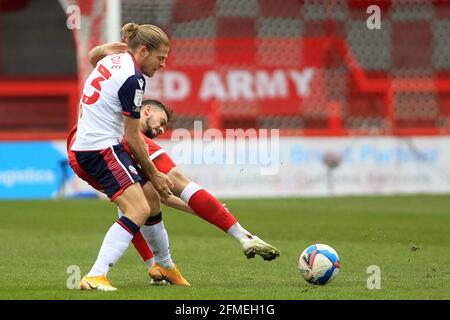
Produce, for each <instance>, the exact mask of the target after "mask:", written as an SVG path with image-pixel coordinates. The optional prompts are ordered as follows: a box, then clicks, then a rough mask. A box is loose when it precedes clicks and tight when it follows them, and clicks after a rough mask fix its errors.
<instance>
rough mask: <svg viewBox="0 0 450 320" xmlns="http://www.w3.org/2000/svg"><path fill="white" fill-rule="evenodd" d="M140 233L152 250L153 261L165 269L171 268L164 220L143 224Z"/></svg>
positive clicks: (171, 263)
mask: <svg viewBox="0 0 450 320" xmlns="http://www.w3.org/2000/svg"><path fill="white" fill-rule="evenodd" d="M141 233H142V235H143V236H144V239H145V240H146V241H147V243H148V244H149V245H150V249H152V251H153V255H154V257H155V262H156V263H157V264H159V265H161V266H163V267H164V268H166V269H172V268H173V261H172V258H171V257H170V248H169V236H168V234H167V231H166V228H164V222H163V221H161V222H158V223H157V224H154V225H151V226H147V225H143V226H142V227H141Z"/></svg>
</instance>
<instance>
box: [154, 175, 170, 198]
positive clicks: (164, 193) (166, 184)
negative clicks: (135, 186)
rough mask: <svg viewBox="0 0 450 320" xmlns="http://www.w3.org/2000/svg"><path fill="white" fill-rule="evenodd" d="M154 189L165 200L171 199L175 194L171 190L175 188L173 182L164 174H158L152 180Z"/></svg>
mask: <svg viewBox="0 0 450 320" xmlns="http://www.w3.org/2000/svg"><path fill="white" fill-rule="evenodd" d="M151 182H152V185H153V187H154V188H155V189H156V191H158V193H159V195H160V196H161V198H163V199H167V198H169V197H170V196H171V195H172V194H173V193H172V191H171V190H170V189H171V188H173V182H172V180H170V178H169V177H168V176H167V175H165V174H164V173H162V172H159V171H158V172H157V173H156V174H155V175H154V176H153V177H152V179H151Z"/></svg>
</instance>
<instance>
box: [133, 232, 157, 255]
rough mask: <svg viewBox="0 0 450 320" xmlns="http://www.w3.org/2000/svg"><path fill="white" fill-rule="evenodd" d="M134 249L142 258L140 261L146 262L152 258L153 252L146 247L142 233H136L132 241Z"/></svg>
mask: <svg viewBox="0 0 450 320" xmlns="http://www.w3.org/2000/svg"><path fill="white" fill-rule="evenodd" d="M131 242H133V245H134V247H135V248H136V250H137V251H138V252H139V254H140V255H141V257H142V260H144V262H145V261H147V260H149V259H151V258H153V252H152V250H150V247H149V246H148V243H147V241H145V239H144V237H143V236H142V233H141V232H140V231H138V232H137V233H136V234H135V235H134V238H133V240H131Z"/></svg>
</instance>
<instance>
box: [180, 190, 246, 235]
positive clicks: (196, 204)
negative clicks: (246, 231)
mask: <svg viewBox="0 0 450 320" xmlns="http://www.w3.org/2000/svg"><path fill="white" fill-rule="evenodd" d="M191 183H192V182H191ZM189 186H190V184H189V185H188V186H187V187H186V188H185V190H186V189H188V187H189ZM197 187H198V186H197ZM197 190H198V191H197ZM197 190H195V189H194V190H193V191H194V193H191V195H190V197H187V198H188V199H187V200H188V204H189V206H190V207H191V208H192V210H194V211H195V213H197V214H198V215H199V216H200V217H201V218H202V219H204V220H206V221H208V222H209V223H212V224H214V225H216V226H217V227H219V228H220V229H222V230H223V231H225V232H227V231H228V229H230V227H231V226H232V225H233V224H235V223H236V222H237V220H236V218H235V217H233V215H232V214H231V213H230V212H228V211H227V210H226V209H225V208H224V206H223V205H222V203H220V202H219V201H218V200H217V199H216V198H215V197H214V196H213V195H211V194H210V193H209V192H208V191H206V190H205V189H197ZM188 191H189V190H188ZM183 193H184V190H183ZM187 195H189V194H187ZM183 200H185V201H186V199H183Z"/></svg>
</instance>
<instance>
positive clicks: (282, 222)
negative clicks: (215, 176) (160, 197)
mask: <svg viewBox="0 0 450 320" xmlns="http://www.w3.org/2000/svg"><path fill="white" fill-rule="evenodd" d="M226 203H227V207H228V208H229V209H230V210H232V212H234V215H235V216H236V217H237V218H238V219H239V221H240V223H241V224H242V225H243V226H244V227H246V228H247V229H248V230H249V231H251V232H253V233H255V234H256V235H258V236H260V237H261V238H263V239H264V240H266V241H268V242H270V243H272V244H274V245H275V246H277V247H278V248H279V249H280V250H281V257H280V258H279V259H276V260H274V261H271V262H267V261H263V260H262V259H261V258H260V257H256V258H255V259H249V260H248V259H246V258H245V256H244V255H243V253H242V251H241V248H240V246H239V244H238V242H237V241H236V240H234V239H232V238H231V237H229V236H228V235H226V234H225V233H223V232H222V231H221V230H219V229H217V228H215V227H214V226H212V225H209V224H207V223H205V222H204V221H202V220H200V219H198V218H196V217H193V216H191V215H188V214H183V213H179V212H176V211H175V210H172V209H169V208H164V209H163V212H164V221H165V225H166V228H167V230H168V232H169V236H170V241H171V252H172V257H173V258H174V260H175V262H176V263H177V264H178V265H179V266H180V268H181V270H182V273H183V275H184V276H185V277H186V278H187V279H188V280H189V281H190V282H191V284H192V287H189V288H184V287H176V286H170V287H154V286H149V284H148V282H149V281H148V280H149V279H148V276H147V273H146V267H145V265H144V263H143V262H142V261H141V259H140V257H139V256H138V254H137V253H136V251H135V250H134V248H133V246H132V245H130V247H129V249H128V250H127V252H126V253H125V255H124V256H123V257H122V259H121V260H120V261H119V262H118V264H117V265H116V266H115V267H114V268H112V270H111V271H110V273H109V277H110V279H111V280H112V281H113V284H114V285H115V286H117V287H118V288H119V290H118V291H116V292H111V293H104V292H84V291H80V290H69V289H68V288H67V282H68V281H69V283H70V281H71V280H73V278H74V277H76V276H75V274H74V273H67V271H68V267H69V266H71V265H75V266H79V268H80V269H81V276H83V275H84V274H85V273H86V272H87V271H88V270H89V268H90V267H91V265H92V263H93V262H94V260H95V258H96V255H97V253H98V250H99V248H100V245H101V242H102V240H103V237H104V234H105V232H106V231H107V229H108V228H109V226H110V225H111V224H112V223H113V222H114V221H115V219H116V211H115V208H114V206H113V205H112V204H111V203H109V202H107V201H103V200H54V201H4V202H0V239H1V243H2V249H1V250H0V261H1V264H0V284H1V286H0V299H151V300H158V299H159V300H202V299H213V300H215V299H224V300H227V299H239V300H241V299H242V300H244V299H245V300H253V299H262V300H269V299H270V300H277V299H287V300H301V299H450V254H449V243H450V197H449V196H396V197H342V198H341V197H338V198H312V199H248V200H227V201H226ZM313 243H325V244H328V245H331V246H332V247H334V248H335V249H336V250H337V252H338V254H339V255H340V260H341V266H342V270H341V273H340V274H338V276H337V277H336V279H334V280H333V282H331V283H330V284H328V285H326V286H313V285H310V284H308V283H306V282H305V281H304V280H303V279H302V278H301V276H300V274H299V271H298V269H297V261H298V256H299V254H300V252H301V251H302V250H303V249H304V248H306V247H307V246H308V245H310V244H313ZM371 265H377V266H379V267H380V270H381V289H379V290H376V289H374V290H369V289H368V288H367V286H366V283H367V280H368V278H369V277H370V276H371V274H368V273H367V268H368V267H369V266H371ZM69 271H70V270H69ZM71 276H72V277H71Z"/></svg>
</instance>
